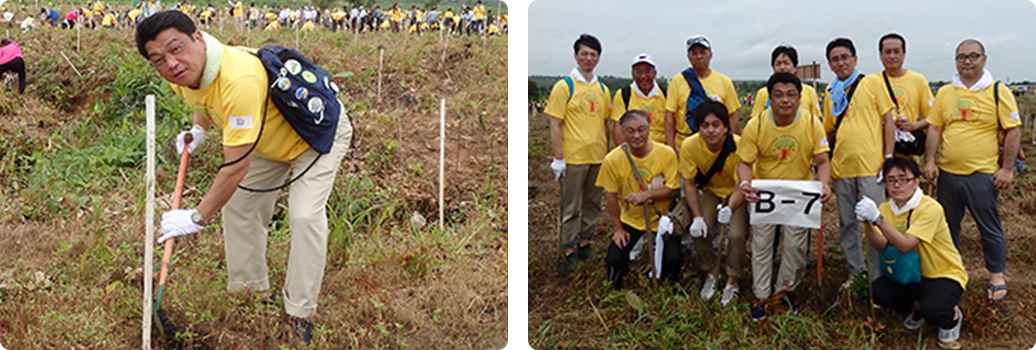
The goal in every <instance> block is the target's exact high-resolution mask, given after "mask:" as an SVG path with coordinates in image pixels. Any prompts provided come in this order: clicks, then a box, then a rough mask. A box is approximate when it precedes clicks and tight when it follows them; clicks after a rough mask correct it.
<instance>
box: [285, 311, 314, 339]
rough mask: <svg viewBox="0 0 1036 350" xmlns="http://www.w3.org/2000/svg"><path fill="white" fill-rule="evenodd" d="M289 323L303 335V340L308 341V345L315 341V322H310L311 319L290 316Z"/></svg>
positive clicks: (296, 331)
mask: <svg viewBox="0 0 1036 350" xmlns="http://www.w3.org/2000/svg"><path fill="white" fill-rule="evenodd" d="M288 324H289V325H291V329H293V330H295V333H298V335H299V336H300V337H302V342H304V343H306V346H310V345H311V343H312V341H313V324H311V323H309V320H307V319H304V318H298V317H290V318H289V319H288Z"/></svg>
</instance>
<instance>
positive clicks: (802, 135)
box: [737, 107, 829, 180]
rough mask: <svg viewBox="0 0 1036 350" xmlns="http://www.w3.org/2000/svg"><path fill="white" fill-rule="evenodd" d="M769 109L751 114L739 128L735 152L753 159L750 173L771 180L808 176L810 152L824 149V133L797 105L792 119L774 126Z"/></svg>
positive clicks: (800, 178)
mask: <svg viewBox="0 0 1036 350" xmlns="http://www.w3.org/2000/svg"><path fill="white" fill-rule="evenodd" d="M772 114H773V113H772V112H771V111H769V110H768V111H767V112H766V114H764V115H763V116H761V118H752V119H751V120H749V121H748V124H746V125H745V128H744V130H742V131H741V143H740V144H739V145H738V147H737V154H738V156H740V157H741V159H743V160H744V161H745V162H748V163H752V162H755V164H754V167H753V170H752V177H753V178H756V179H771V180H812V179H813V173H811V172H810V168H811V167H812V166H813V156H815V155H817V154H820V153H823V152H827V151H828V150H829V148H828V147H827V137H825V135H824V127H823V125H821V123H820V120H819V119H818V118H817V117H815V116H813V115H812V114H809V112H808V111H805V110H803V109H802V107H799V111H798V113H797V115H796V116H795V121H793V122H792V123H791V124H788V125H785V126H777V125H776V124H775V123H774V121H773V115H772Z"/></svg>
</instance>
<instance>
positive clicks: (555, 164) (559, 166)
mask: <svg viewBox="0 0 1036 350" xmlns="http://www.w3.org/2000/svg"><path fill="white" fill-rule="evenodd" d="M550 170H554V181H558V179H560V178H561V175H565V160H564V159H554V160H553V161H551V162H550Z"/></svg>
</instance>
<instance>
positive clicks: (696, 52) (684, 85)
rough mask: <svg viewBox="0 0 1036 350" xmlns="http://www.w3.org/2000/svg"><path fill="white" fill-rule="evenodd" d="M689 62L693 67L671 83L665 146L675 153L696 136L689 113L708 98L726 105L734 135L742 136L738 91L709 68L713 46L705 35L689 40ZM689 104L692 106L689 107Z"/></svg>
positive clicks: (667, 106)
mask: <svg viewBox="0 0 1036 350" xmlns="http://www.w3.org/2000/svg"><path fill="white" fill-rule="evenodd" d="M687 60H688V61H690V62H691V67H689V68H687V69H685V70H684V71H683V72H680V73H679V74H676V75H674V76H673V78H672V79H670V80H669V89H668V93H667V94H666V95H667V96H666V104H665V109H666V113H665V142H666V144H667V145H669V147H673V149H674V150H675V149H677V147H679V145H680V144H682V143H683V140H684V139H685V138H687V137H688V136H691V134H693V133H695V130H694V129H693V128H694V126H693V123H691V124H688V123H687V118H686V114H687V111H688V110H690V111H693V110H694V108H695V107H697V105H698V103H700V102H701V101H703V100H705V99H710V100H712V101H715V102H720V103H722V104H723V105H725V106H727V112H729V114H730V129H731V131H732V132H733V133H735V134H741V124H740V121H739V120H740V119H739V118H738V116H737V109H738V108H741V102H740V101H738V99H737V90H734V83H732V82H731V81H730V78H728V77H727V76H726V75H723V74H722V73H720V72H717V71H714V70H712V68H710V67H709V63H710V61H712V44H711V43H710V42H709V39H708V38H706V37H705V36H704V35H696V36H692V37H691V38H690V39H687ZM691 95H694V96H691ZM688 102H691V103H692V104H693V105H691V106H688V105H687V104H688Z"/></svg>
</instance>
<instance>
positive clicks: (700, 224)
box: [687, 216, 708, 238]
mask: <svg viewBox="0 0 1036 350" xmlns="http://www.w3.org/2000/svg"><path fill="white" fill-rule="evenodd" d="M687 231H688V232H689V234H690V235H691V237H694V238H701V237H705V233H706V232H707V231H708V228H707V227H705V218H703V217H700V216H699V217H696V218H694V221H693V222H691V227H690V228H689V229H688V230H687Z"/></svg>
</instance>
